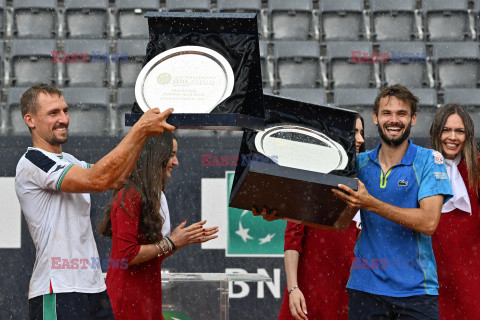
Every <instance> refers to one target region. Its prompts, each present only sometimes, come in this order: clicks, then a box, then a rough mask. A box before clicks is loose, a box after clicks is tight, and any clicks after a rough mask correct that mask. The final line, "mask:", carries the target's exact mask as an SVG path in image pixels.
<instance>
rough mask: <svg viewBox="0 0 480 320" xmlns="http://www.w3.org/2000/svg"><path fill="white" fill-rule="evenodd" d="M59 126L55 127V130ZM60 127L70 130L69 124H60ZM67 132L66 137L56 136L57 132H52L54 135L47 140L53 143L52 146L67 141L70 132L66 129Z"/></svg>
mask: <svg viewBox="0 0 480 320" xmlns="http://www.w3.org/2000/svg"><path fill="white" fill-rule="evenodd" d="M57 128H59V127H56V128H54V130H55V129H57ZM60 128H65V130H68V126H60ZM65 133H66V135H65V138H63V137H62V138H57V137H56V136H55V134H54V133H52V135H51V136H50V139H48V140H47V142H48V143H49V144H51V145H52V146H57V145H61V144H63V143H65V142H67V140H68V132H67V131H65Z"/></svg>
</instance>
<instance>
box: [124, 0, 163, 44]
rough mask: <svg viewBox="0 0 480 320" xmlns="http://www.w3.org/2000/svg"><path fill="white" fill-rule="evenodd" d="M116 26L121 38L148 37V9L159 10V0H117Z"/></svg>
mask: <svg viewBox="0 0 480 320" xmlns="http://www.w3.org/2000/svg"><path fill="white" fill-rule="evenodd" d="M115 7H116V26H117V35H118V37H119V38H148V23H147V22H148V21H147V19H146V18H144V15H145V13H146V12H147V11H158V10H159V9H160V1H159V0H143V1H141V2H138V1H134V0H117V1H116V2H115Z"/></svg>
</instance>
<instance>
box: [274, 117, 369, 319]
mask: <svg viewBox="0 0 480 320" xmlns="http://www.w3.org/2000/svg"><path fill="white" fill-rule="evenodd" d="M363 128H364V123H363V119H362V118H361V117H358V118H357V120H356V125H355V140H356V152H357V153H359V152H363V151H365V145H364V136H363ZM357 234H358V229H357V227H356V222H355V221H352V222H351V224H350V225H349V226H348V228H347V229H346V230H345V231H333V230H325V229H319V228H314V227H308V226H306V225H303V224H297V223H294V222H288V223H287V228H286V230H285V271H286V273H287V287H286V288H285V292H284V295H283V303H282V307H281V309H280V314H279V316H278V319H279V320H292V319H298V320H303V319H315V320H320V319H328V320H331V319H332V320H333V319H335V320H342V319H345V320H346V319H348V294H347V292H346V290H345V287H346V285H347V282H348V278H349V275H350V267H351V265H352V261H353V257H354V256H353V248H354V246H355V243H356V241H357Z"/></svg>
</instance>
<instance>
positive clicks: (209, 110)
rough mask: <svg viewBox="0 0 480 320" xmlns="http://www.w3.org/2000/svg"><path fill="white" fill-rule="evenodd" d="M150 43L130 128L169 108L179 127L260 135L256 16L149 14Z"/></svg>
mask: <svg viewBox="0 0 480 320" xmlns="http://www.w3.org/2000/svg"><path fill="white" fill-rule="evenodd" d="M146 17H147V18H148V24H149V30H150V41H149V43H148V45H147V48H146V59H145V64H144V66H143V68H142V70H141V71H140V74H139V75H138V77H137V81H136V84H135V98H136V100H137V102H136V103H137V106H138V108H136V107H134V110H133V111H134V112H138V114H135V113H133V114H127V115H126V118H125V122H126V125H133V124H134V123H135V121H136V120H138V118H139V117H140V116H141V113H143V112H146V111H147V110H149V109H152V108H159V109H160V110H165V109H167V108H174V113H173V114H172V115H171V116H170V117H169V120H168V122H169V123H170V124H172V125H175V126H178V127H180V128H188V129H221V130H242V129H243V128H250V129H255V130H263V128H264V122H263V117H264V110H263V101H262V98H263V95H262V79H261V72H260V58H259V46H258V31H257V30H258V29H256V28H257V26H256V23H257V19H256V15H255V14H231V13H228V14H226V13H222V14H220V13H180V12H148V13H147V14H146Z"/></svg>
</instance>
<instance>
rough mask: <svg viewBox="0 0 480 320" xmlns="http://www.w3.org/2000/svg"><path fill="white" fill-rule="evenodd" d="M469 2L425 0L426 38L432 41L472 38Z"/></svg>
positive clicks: (465, 0)
mask: <svg viewBox="0 0 480 320" xmlns="http://www.w3.org/2000/svg"><path fill="white" fill-rule="evenodd" d="M468 2H469V0H442V1H438V0H423V1H422V12H423V19H424V28H425V31H426V38H427V40H430V41H460V40H467V39H471V38H472V34H471V30H470V22H469V12H468Z"/></svg>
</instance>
